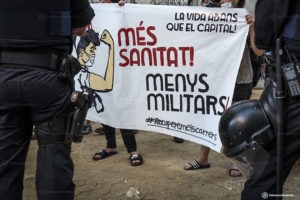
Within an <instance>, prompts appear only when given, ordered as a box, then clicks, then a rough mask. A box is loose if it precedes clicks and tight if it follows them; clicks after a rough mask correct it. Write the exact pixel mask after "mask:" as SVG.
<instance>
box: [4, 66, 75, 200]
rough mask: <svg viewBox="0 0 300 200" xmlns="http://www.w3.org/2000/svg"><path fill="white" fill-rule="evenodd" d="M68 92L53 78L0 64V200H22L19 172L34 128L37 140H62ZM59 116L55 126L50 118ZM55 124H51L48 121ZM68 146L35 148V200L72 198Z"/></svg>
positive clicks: (55, 144) (44, 72)
mask: <svg viewBox="0 0 300 200" xmlns="http://www.w3.org/2000/svg"><path fill="white" fill-rule="evenodd" d="M70 94H71V89H70V87H69V85H68V84H67V83H66V82H64V81H62V80H60V79H58V77H57V73H56V72H54V71H49V70H46V69H40V68H36V69H33V68H28V67H27V66H8V65H6V64H0V199H3V200H20V199H22V190H23V178H24V166H25V160H26V156H27V151H28V148H29V144H30V139H31V135H32V128H33V125H35V133H36V136H37V138H38V140H39V138H41V137H43V138H45V137H48V136H52V135H53V134H64V128H65V124H64V123H65V121H66V119H65V118H66V117H64V116H66V113H64V112H65V110H66V109H67V108H68V107H70V103H69V102H70ZM59 115H61V116H63V117H61V120H59V119H56V118H55V116H59ZM54 119H55V120H54ZM70 152H71V144H64V143H63V142H53V143H50V144H47V145H39V148H38V157H37V170H36V189H37V196H38V199H39V200H54V199H55V200H71V199H73V198H74V184H73V182H72V178H73V163H72V160H71V158H70Z"/></svg>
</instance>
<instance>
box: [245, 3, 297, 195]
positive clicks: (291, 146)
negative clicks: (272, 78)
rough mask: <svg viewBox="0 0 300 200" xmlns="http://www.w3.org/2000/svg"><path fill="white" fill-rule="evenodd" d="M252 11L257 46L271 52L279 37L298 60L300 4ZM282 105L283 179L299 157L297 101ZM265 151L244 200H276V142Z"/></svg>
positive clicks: (261, 5)
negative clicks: (265, 159) (265, 158)
mask: <svg viewBox="0 0 300 200" xmlns="http://www.w3.org/2000/svg"><path fill="white" fill-rule="evenodd" d="M255 12H256V13H255V16H256V20H255V26H254V28H255V43H256V46H257V47H258V48H261V49H266V50H272V49H274V48H275V41H276V38H277V37H280V36H282V38H283V40H284V44H285V46H286V47H287V49H288V51H289V52H290V54H291V55H295V56H296V57H297V58H298V60H300V1H292V0H285V1H282V0H258V1H257V4H256V11H255ZM285 105H286V120H285V123H286V125H285V131H284V160H283V178H284V180H285V179H286V178H287V176H288V175H289V173H290V171H291V168H292V167H293V165H294V164H295V162H296V161H297V160H298V159H299V158H300V123H299V121H300V98H299V97H298V98H292V97H290V96H288V97H287V100H286V103H285ZM266 150H268V151H269V153H270V155H271V158H270V160H269V161H268V165H267V167H266V168H265V171H264V172H263V174H262V175H261V176H260V177H259V178H257V179H249V180H248V181H247V182H246V183H245V186H244V190H243V192H242V199H243V200H254V199H255V200H259V199H274V198H275V197H274V195H273V197H272V195H271V194H276V140H273V142H272V143H271V144H269V145H268V146H267V147H266ZM295 198H296V197H295ZM292 199H293V198H292Z"/></svg>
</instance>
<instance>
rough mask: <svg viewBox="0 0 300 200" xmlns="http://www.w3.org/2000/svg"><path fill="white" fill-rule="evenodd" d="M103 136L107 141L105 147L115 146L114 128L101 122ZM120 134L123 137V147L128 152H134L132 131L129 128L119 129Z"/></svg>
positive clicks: (134, 143)
mask: <svg viewBox="0 0 300 200" xmlns="http://www.w3.org/2000/svg"><path fill="white" fill-rule="evenodd" d="M102 126H103V129H104V133H105V138H106V141H107V144H106V147H107V148H116V147H117V144H116V135H115V128H113V127H111V126H107V125H105V124H102ZM120 131H121V135H122V138H123V142H124V144H125V147H126V149H127V152H128V153H131V152H135V151H136V140H135V135H134V131H133V130H131V129H121V130H120Z"/></svg>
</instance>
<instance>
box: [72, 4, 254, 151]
mask: <svg viewBox="0 0 300 200" xmlns="http://www.w3.org/2000/svg"><path fill="white" fill-rule="evenodd" d="M93 8H94V10H95V13H96V16H95V18H94V19H93V22H92V24H91V26H89V30H88V31H87V33H86V35H85V36H84V37H82V38H75V39H74V40H75V43H74V44H75V48H74V52H73V55H74V56H76V57H77V58H78V60H79V62H80V64H81V65H82V70H81V71H80V73H79V74H78V75H77V76H76V77H75V80H76V88H77V90H84V91H86V92H90V93H91V94H93V106H92V108H91V109H90V110H89V113H88V116H87V119H89V120H92V121H96V122H101V123H103V124H107V125H110V126H113V127H116V128H126V129H137V130H148V131H155V132H160V133H164V134H169V135H172V136H176V137H180V138H183V139H185V140H190V141H193V142H196V143H200V144H203V145H206V146H208V147H210V148H212V149H214V150H215V151H218V152H219V151H220V149H221V142H220V139H219V136H218V123H219V119H220V116H221V115H222V113H223V112H224V110H225V109H226V108H227V107H228V106H229V105H230V104H231V99H232V94H233V89H234V85H235V80H236V76H237V72H238V69H239V65H240V62H241V58H242V54H243V51H244V47H245V41H246V38H247V33H248V25H247V24H246V21H245V15H246V14H247V13H246V10H244V9H222V8H203V7H188V6H184V7H182V6H181V7H177V6H153V5H134V4H126V5H125V6H123V7H120V6H118V5H116V4H94V5H93Z"/></svg>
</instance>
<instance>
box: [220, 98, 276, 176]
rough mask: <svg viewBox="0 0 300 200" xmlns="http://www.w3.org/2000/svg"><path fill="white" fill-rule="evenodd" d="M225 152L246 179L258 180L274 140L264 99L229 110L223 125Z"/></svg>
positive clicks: (222, 133) (221, 128)
mask: <svg viewBox="0 0 300 200" xmlns="http://www.w3.org/2000/svg"><path fill="white" fill-rule="evenodd" d="M219 134H220V139H221V142H222V144H223V153H224V155H225V156H226V157H229V158H230V159H231V160H232V162H233V163H234V164H235V165H236V166H237V167H238V168H239V169H240V171H241V172H242V174H243V175H244V176H245V177H246V178H249V177H251V178H256V177H259V176H260V175H261V173H262V172H263V171H264V169H265V167H266V164H267V163H268V160H269V158H270V155H269V153H268V151H266V150H265V148H264V147H265V146H266V145H267V144H269V143H270V142H271V141H272V140H273V138H274V132H273V128H272V124H271V123H270V120H269V118H268V116H267V114H266V112H265V110H264V108H263V106H262V104H261V102H260V100H247V101H241V102H239V103H237V104H235V105H233V106H231V107H230V108H228V109H227V110H226V111H225V112H224V113H223V115H222V117H221V119H220V122H219Z"/></svg>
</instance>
